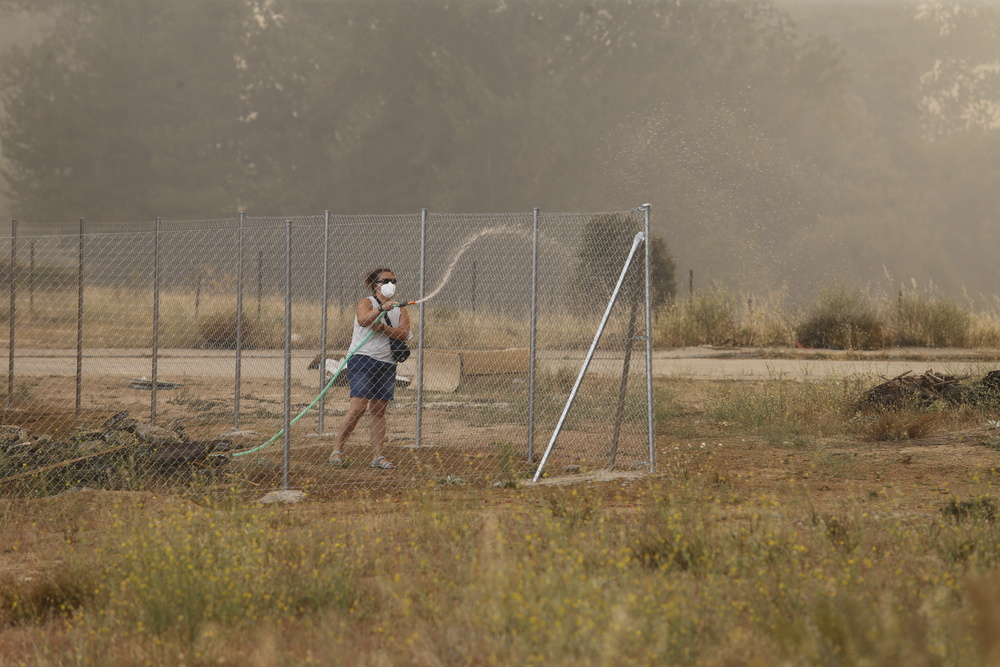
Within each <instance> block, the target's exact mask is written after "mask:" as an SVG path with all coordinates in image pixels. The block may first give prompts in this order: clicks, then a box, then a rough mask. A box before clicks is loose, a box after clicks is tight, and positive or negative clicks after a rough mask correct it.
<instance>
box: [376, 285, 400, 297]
mask: <svg viewBox="0 0 1000 667" xmlns="http://www.w3.org/2000/svg"><path fill="white" fill-rule="evenodd" d="M379 291H380V292H382V296H384V297H385V298H387V299H391V298H392V295H393V294H395V293H396V285H395V284H393V283H385V284H383V285H382V286H381V287H379Z"/></svg>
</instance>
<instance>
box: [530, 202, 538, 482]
mask: <svg viewBox="0 0 1000 667" xmlns="http://www.w3.org/2000/svg"><path fill="white" fill-rule="evenodd" d="M528 316H529V318H530V320H531V324H530V329H531V331H530V334H529V338H530V342H529V344H528V347H529V348H530V349H531V352H530V355H531V356H530V357H529V359H528V463H534V462H535V369H536V365H535V364H536V358H537V353H538V346H537V338H536V335H537V333H538V207H535V209H534V210H533V211H532V215H531V310H530V312H529V315H528Z"/></svg>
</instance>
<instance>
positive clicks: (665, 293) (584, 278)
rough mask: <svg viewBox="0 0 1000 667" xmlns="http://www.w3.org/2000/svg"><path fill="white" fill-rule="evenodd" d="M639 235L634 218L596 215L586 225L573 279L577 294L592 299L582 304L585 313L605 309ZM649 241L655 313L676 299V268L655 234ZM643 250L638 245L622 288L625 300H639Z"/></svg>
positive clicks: (652, 297) (640, 295)
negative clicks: (585, 310) (575, 282)
mask: <svg viewBox="0 0 1000 667" xmlns="http://www.w3.org/2000/svg"><path fill="white" fill-rule="evenodd" d="M641 231H642V228H641V226H640V225H639V223H638V221H637V220H636V218H635V216H631V215H627V214H624V213H606V214H601V215H595V216H594V217H592V218H591V219H590V220H588V221H587V224H586V225H585V226H584V228H583V239H582V243H581V245H580V254H579V258H578V266H577V271H576V279H577V290H578V291H579V293H580V294H584V295H588V296H593V297H594V298H593V299H591V298H587V299H583V300H582V301H581V302H582V303H584V304H587V307H588V309H590V310H593V311H597V310H599V309H601V308H603V307H605V304H606V302H607V298H608V297H610V295H611V294H612V292H613V290H614V287H615V285H616V284H617V282H618V279H619V278H620V277H621V272H622V269H623V268H624V266H625V260H626V259H628V254H629V252H630V251H631V249H632V244H633V243H634V240H635V236H636V234H638V233H639V232H641ZM650 239H651V242H650V245H649V253H650V256H649V287H650V302H651V303H650V305H651V307H652V308H654V309H655V308H662V307H663V306H665V305H667V304H668V303H670V301H671V299H673V297H674V296H675V295H676V293H677V286H676V283H675V280H674V273H675V268H676V267H675V264H674V259H673V257H671V256H670V251H669V249H668V247H667V242H666V241H665V240H664V239H663V238H662V237H660V236H657V235H656V234H650ZM643 250H644V248H643V246H642V245H639V246H638V248H637V254H636V256H635V258H634V259H633V263H632V267H631V268H630V271H629V276H628V277H627V280H626V283H625V284H624V286H623V289H624V292H623V297H624V298H625V299H626V300H628V299H639V298H642V293H641V291H640V287H641V285H642V275H643V268H644V262H643V255H642V252H641V251H643Z"/></svg>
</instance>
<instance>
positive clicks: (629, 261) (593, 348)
mask: <svg viewBox="0 0 1000 667" xmlns="http://www.w3.org/2000/svg"><path fill="white" fill-rule="evenodd" d="M644 239H645V232H639V233H638V234H636V235H635V238H634V239H632V249H631V250H629V253H628V259H626V260H625V266H623V267H622V273H621V275H620V276H618V283H617V284H615V291H614V292H613V293H612V294H611V299H609V300H608V307H607V308H606V309H605V311H604V317H602V318H601V324H600V326H598V327H597V334H595V335H594V342H592V343H591V344H590V349H589V350H587V357H586V358H585V359H584V360H583V367H582V368H580V374H579V375H578V376H577V378H576V383H575V384H574V385H573V390H572V391H570V393H569V399H568V400H567V401H566V407H565V408H563V411H562V415H561V416H560V417H559V422H558V423H557V424H556V429H555V431H553V432H552V439H551V440H549V446H548V447H546V448H545V454H544V455H543V456H542V461H541V463H539V464H538V470H536V471H535V476H534V478H533V479H532V480H531V481H532V482H537V481H538V478H539V477H541V476H542V469H543V468H544V467H545V462H546V461H547V460H548V458H549V453H551V452H552V445H554V444H555V442H556V438H558V437H559V432H560V431H561V430H562V427H563V422H565V421H566V416H567V415H568V414H569V409H570V408H571V407H572V406H573V400H574V399H575V398H576V392H577V391H578V390H579V389H580V384H581V383H582V382H583V376H584V375H585V374H586V372H587V367H589V366H590V361H591V359H593V358H594V352H595V351H596V350H597V344H598V343H599V342H600V341H601V334H603V333H604V327H606V326H607V324H608V318H610V317H611V309H612V308H613V307H614V305H615V301H617V300H618V294H619V292H621V289H622V283H623V282H625V275H626V274H627V273H628V269H629V267H630V266H631V265H632V258H633V257H635V250H636V248H638V247H639V244H640V243H642V242H643V240H644Z"/></svg>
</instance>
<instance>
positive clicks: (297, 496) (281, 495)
mask: <svg viewBox="0 0 1000 667" xmlns="http://www.w3.org/2000/svg"><path fill="white" fill-rule="evenodd" d="M305 497H306V493H305V491H291V490H289V491H272V492H271V493H269V494H267V495H266V496H264V497H263V498H261V499H260V502H262V503H264V504H265V505H270V504H271V503H297V502H299V501H300V500H302V499H303V498H305Z"/></svg>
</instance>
